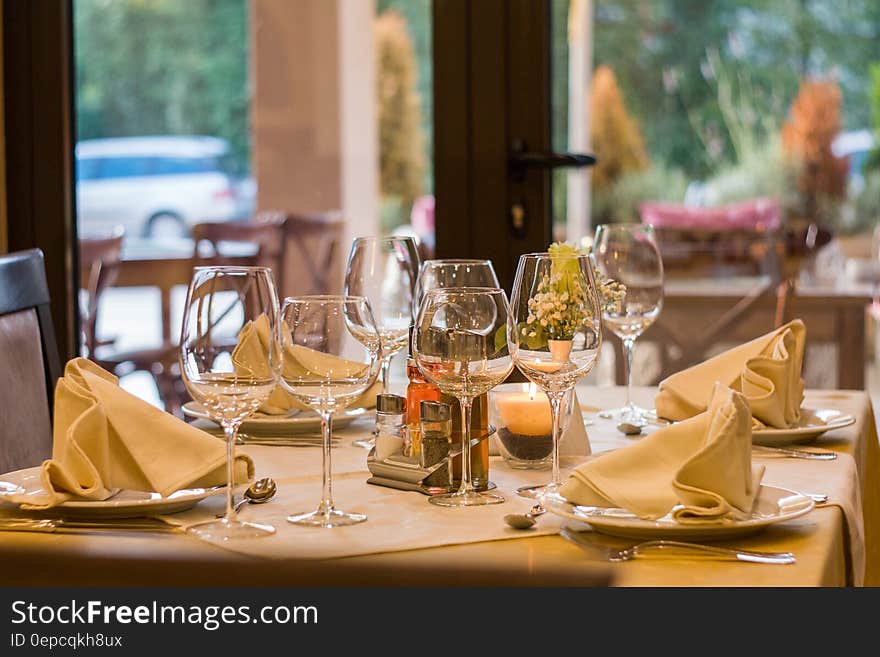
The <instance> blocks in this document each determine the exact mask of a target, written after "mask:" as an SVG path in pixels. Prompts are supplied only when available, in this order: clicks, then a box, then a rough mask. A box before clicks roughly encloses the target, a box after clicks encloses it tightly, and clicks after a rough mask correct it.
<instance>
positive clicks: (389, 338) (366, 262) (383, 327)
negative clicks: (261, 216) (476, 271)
mask: <svg viewBox="0 0 880 657" xmlns="http://www.w3.org/2000/svg"><path fill="white" fill-rule="evenodd" d="M419 263H420V260H419V251H418V247H417V245H416V242H415V240H414V239H413V238H412V237H400V236H390V237H358V238H356V239H355V240H354V241H353V242H352V244H351V252H350V253H349V256H348V265H347V266H346V268H345V294H346V295H349V296H362V297H365V298H366V299H367V301H368V302H369V303H370V308H371V310H372V312H373V319H374V320H375V322H376V328H377V329H378V330H379V339H380V340H381V344H382V369H381V376H382V393H383V394H385V393H388V392H390V390H389V387H388V376H389V372H390V370H391V359H392V358H393V357H394V355H395V354H396V353H398V352H399V351H400V350H401V349H403V348H404V347H405V346H406V345H407V342H408V341H409V330H410V328H411V327H412V323H413V296H414V295H413V292H414V290H415V286H416V278H417V277H418V272H419ZM377 434H378V428H376V429H374V430H373V432H372V435H370V436H369V437H367V438H359V439H357V440H355V441H353V444H355V445H357V446H358V447H365V448H367V449H369V448H371V447H373V445H375V444H376V435H377Z"/></svg>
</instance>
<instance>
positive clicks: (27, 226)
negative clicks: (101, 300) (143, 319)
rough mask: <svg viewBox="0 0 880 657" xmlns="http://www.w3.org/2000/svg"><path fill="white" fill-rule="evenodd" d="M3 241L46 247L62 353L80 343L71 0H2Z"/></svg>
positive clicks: (13, 246)
mask: <svg viewBox="0 0 880 657" xmlns="http://www.w3.org/2000/svg"><path fill="white" fill-rule="evenodd" d="M0 12H2V30H3V35H2V36H3V38H2V44H3V45H2V47H3V113H4V122H3V129H4V142H5V143H4V152H3V153H2V155H0V156H2V157H3V158H4V160H5V163H6V167H5V169H6V171H5V180H3V181H2V184H3V185H4V187H5V190H6V210H7V214H6V216H7V238H8V242H7V248H8V249H9V251H20V250H23V249H29V248H34V247H36V248H39V249H41V250H42V251H43V253H44V255H45V262H46V278H47V280H48V283H49V291H50V295H51V309H52V321H53V324H54V327H55V336H56V339H57V341H58V352H59V354H60V355H61V357H62V358H65V359H67V358H71V357H73V356H75V355H76V354H77V353H78V351H79V340H78V338H77V336H78V327H79V316H78V304H77V303H76V298H77V296H76V295H77V278H78V276H76V274H75V272H77V271H78V254H77V249H76V248H75V246H76V243H77V241H76V240H77V236H76V221H75V217H76V211H75V199H74V179H75V176H74V156H73V147H74V141H75V139H74V135H75V130H74V112H73V79H74V76H73V7H72V2H71V0H56V1H53V2H34V1H33V0H3V2H2V3H0Z"/></svg>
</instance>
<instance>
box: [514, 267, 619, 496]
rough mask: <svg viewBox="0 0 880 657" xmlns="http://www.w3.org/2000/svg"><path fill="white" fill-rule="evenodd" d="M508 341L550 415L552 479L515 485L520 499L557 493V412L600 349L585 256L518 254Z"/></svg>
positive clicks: (594, 293) (598, 318) (590, 272)
mask: <svg viewBox="0 0 880 657" xmlns="http://www.w3.org/2000/svg"><path fill="white" fill-rule="evenodd" d="M510 315H511V320H512V321H511V322H510V323H509V324H508V331H507V343H508V346H509V348H510V355H511V357H512V358H513V362H514V363H515V364H516V366H517V368H518V369H519V370H520V372H522V373H523V374H524V375H525V376H526V378H528V379H529V380H530V381H532V382H534V383H535V384H537V385H538V386H540V387H541V389H542V390H543V391H544V392H545V393H546V394H547V398H548V399H549V401H550V409H551V411H552V418H553V481H551V482H550V483H548V484H543V485H540V486H526V487H523V488H519V489H517V493H519V494H520V495H522V496H524V497H540V496H541V495H545V494H548V493H556V492H558V491H559V488H560V486H561V485H562V482H561V480H560V475H559V439H560V431H561V428H560V412H561V408H562V404H563V403H564V401H565V397H566V395H567V394H570V391H571V390H572V388H574V385H575V383H577V381H579V380H580V379H582V378H583V377H585V376H586V375H587V374H589V373H590V371H591V370H592V369H593V366H594V365H595V364H596V361H597V360H598V358H599V351H600V349H601V347H602V319H601V306H600V303H599V295H598V292H597V289H596V283H595V280H594V277H593V266H592V263H591V261H590V258H589V256H586V255H579V254H577V253H572V254H570V255H569V254H566V255H563V254H553V255H551V254H549V253H530V254H526V255H523V256H520V259H519V264H518V265H517V268H516V277H515V278H514V282H513V293H512V294H511V297H510Z"/></svg>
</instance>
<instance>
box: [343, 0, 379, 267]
mask: <svg viewBox="0 0 880 657" xmlns="http://www.w3.org/2000/svg"><path fill="white" fill-rule="evenodd" d="M338 1H339V2H340V7H339V39H340V44H339V46H340V47H339V55H340V56H339V98H340V111H339V119H340V124H341V137H342V139H341V145H342V154H343V155H342V210H343V216H344V217H345V220H346V238H347V239H346V241H345V255H346V256H348V247H349V246H350V245H351V241H352V240H353V239H354V238H355V237H358V236H360V235H378V234H379V114H378V108H377V98H376V66H375V65H374V62H375V61H376V52H375V40H374V38H373V29H372V28H373V20H374V17H375V15H376V8H375V2H374V0H358V1H357V2H350V1H349V0H338Z"/></svg>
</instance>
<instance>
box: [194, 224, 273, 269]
mask: <svg viewBox="0 0 880 657" xmlns="http://www.w3.org/2000/svg"><path fill="white" fill-rule="evenodd" d="M285 220H286V218H285V217H283V216H278V217H274V218H272V219H269V218H266V219H264V220H260V221H257V220H251V221H229V222H203V223H198V224H195V225H194V226H193V227H192V236H193V240H194V242H195V245H194V249H195V250H194V253H193V257H194V258H195V259H196V261H197V262H200V263H201V264H222V261H223V258H224V256H225V254H224V252H223V247H222V243H223V242H249V243H252V244H256V245H257V246H258V250H257V255H256V258H255V262H256V264H257V265H258V266H260V267H269V268H270V269H271V270H272V271H273V272H275V276H276V278H277V277H278V276H279V275H280V272H281V267H282V264H283V262H284V251H285V244H284V239H283V235H284V222H285ZM204 243H207V244H208V245H210V249H211V255H209V256H205V254H204V252H203V251H202V250H201V249H202V247H203V246H204Z"/></svg>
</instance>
